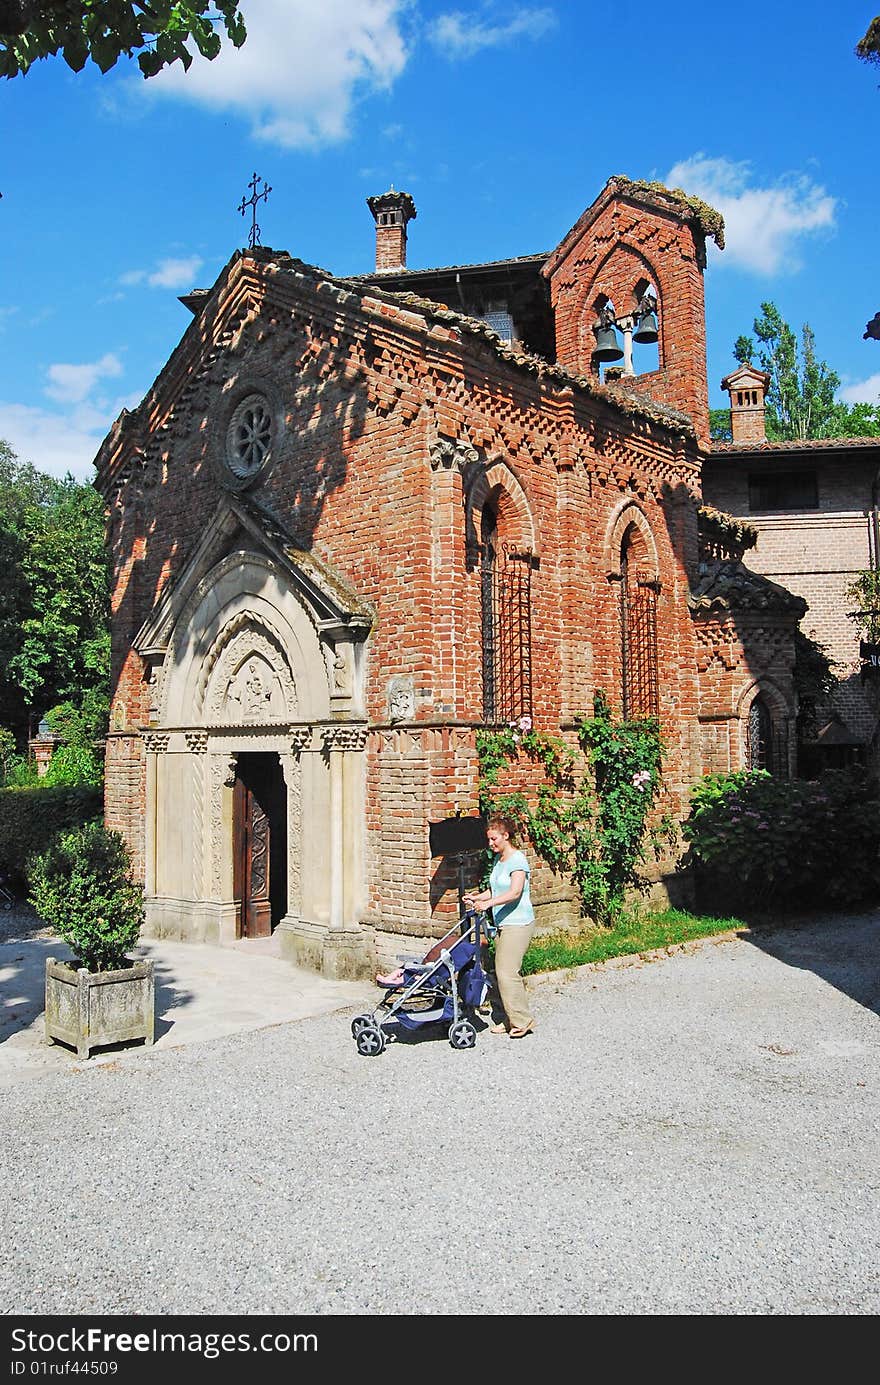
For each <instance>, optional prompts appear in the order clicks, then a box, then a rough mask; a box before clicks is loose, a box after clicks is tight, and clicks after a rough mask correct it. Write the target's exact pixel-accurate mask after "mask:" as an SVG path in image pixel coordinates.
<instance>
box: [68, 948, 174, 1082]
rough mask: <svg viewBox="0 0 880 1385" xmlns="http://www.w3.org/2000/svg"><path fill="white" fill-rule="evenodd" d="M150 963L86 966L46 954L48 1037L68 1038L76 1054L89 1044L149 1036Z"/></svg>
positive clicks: (152, 1004)
mask: <svg viewBox="0 0 880 1385" xmlns="http://www.w3.org/2000/svg"><path fill="white" fill-rule="evenodd" d="M154 1016H155V987H154V981H153V963H152V962H151V961H148V962H133V963H132V964H131V966H128V967H122V968H121V969H120V970H119V971H96V972H92V971H86V969H85V967H81V966H79V964H78V963H77V962H59V961H57V960H56V959H55V958H54V957H47V958H46V1043H47V1044H51V1043H54V1042H55V1041H56V1040H58V1041H60V1042H61V1043H64V1044H70V1046H71V1047H72V1048H75V1049H76V1052H77V1056H78V1057H79V1058H88V1056H89V1053H90V1051H91V1050H92V1049H93V1048H100V1047H101V1046H102V1045H104V1044H122V1043H128V1042H129V1041H130V1040H132V1039H143V1040H144V1041H145V1043H146V1044H148V1045H149V1044H152V1042H153V1025H154Z"/></svg>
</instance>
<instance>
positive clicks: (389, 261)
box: [367, 187, 416, 274]
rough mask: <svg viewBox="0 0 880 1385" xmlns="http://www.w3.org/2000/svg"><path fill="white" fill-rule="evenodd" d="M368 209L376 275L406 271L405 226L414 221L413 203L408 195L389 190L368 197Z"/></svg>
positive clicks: (392, 189) (414, 208)
mask: <svg viewBox="0 0 880 1385" xmlns="http://www.w3.org/2000/svg"><path fill="white" fill-rule="evenodd" d="M367 206H368V207H369V209H370V211H371V212H372V213H373V219H374V221H375V223H376V272H377V273H380V274H381V273H382V272H383V271H387V272H389V273H390V272H392V271H394V270H398V269H406V224H407V222H408V221H414V220H415V216H416V204H415V202H414V201H413V200H412V198H411V197H410V195H409V193H408V192H395V191H394V188H393V187H392V188H389V190H388V192H383V193H381V194H380V196H378V197H368V198H367Z"/></svg>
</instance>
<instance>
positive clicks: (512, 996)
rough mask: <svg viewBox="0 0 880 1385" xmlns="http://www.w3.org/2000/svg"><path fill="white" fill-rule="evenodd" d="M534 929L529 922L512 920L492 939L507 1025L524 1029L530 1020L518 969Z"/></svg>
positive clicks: (527, 1002) (527, 1003)
mask: <svg viewBox="0 0 880 1385" xmlns="http://www.w3.org/2000/svg"><path fill="white" fill-rule="evenodd" d="M534 931H535V925H534V924H533V923H528V924H523V923H512V924H510V925H509V926H508V927H507V928H502V929H501V932H500V933H499V934H498V937H497V939H496V941H495V977H496V979H497V981H498V990H499V993H500V995H501V1004H502V1005H503V1006H504V1010H505V1013H506V1015H507V1022H508V1024H509V1025H510V1028H511V1029H525V1028H527V1026H528V1025H530V1024H531V1023H532V1016H531V1011H530V1010H529V1001H528V996H527V995H526V988H525V985H524V984H523V979H522V977H521V976H520V974H519V969H520V967H521V966H522V959H523V957H524V956H525V954H526V948H527V947H528V945H529V943H530V942H531V941H532V934H533V933H534Z"/></svg>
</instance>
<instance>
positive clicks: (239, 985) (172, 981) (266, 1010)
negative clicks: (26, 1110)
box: [0, 910, 376, 1089]
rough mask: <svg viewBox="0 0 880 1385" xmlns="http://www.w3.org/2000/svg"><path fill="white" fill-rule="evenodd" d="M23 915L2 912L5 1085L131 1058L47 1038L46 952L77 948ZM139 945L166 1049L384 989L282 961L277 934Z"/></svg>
mask: <svg viewBox="0 0 880 1385" xmlns="http://www.w3.org/2000/svg"><path fill="white" fill-rule="evenodd" d="M17 918H18V919H19V927H16V925H15V920H10V919H9V918H6V919H4V927H5V940H4V941H0V1089H2V1088H3V1087H7V1086H9V1085H10V1084H11V1083H15V1082H21V1081H24V1080H27V1079H30V1078H33V1077H39V1076H41V1075H47V1074H49V1073H60V1072H65V1071H69V1070H70V1068H71V1065H74V1066H80V1067H81V1066H89V1065H95V1064H100V1063H101V1062H108V1061H110V1059H111V1058H112V1059H113V1060H114V1061H119V1060H122V1061H124V1059H125V1053H126V1051H122V1050H113V1051H112V1052H107V1051H104V1052H101V1051H99V1052H98V1053H96V1054H95V1055H94V1056H93V1057H91V1058H90V1059H89V1060H88V1064H83V1063H82V1062H81V1061H80V1060H79V1059H77V1058H76V1055H75V1054H72V1052H71V1050H70V1049H68V1048H65V1047H63V1046H60V1045H56V1044H51V1045H50V1044H46V1042H45V1036H44V1029H43V1018H42V1017H43V1009H44V980H45V967H46V958H47V957H59V958H62V959H66V958H69V957H70V956H71V955H72V954H71V952H70V949H69V948H68V947H66V946H65V944H64V943H60V942H59V941H58V940H57V939H56V938H53V937H52V936H51V934H49V932H48V930H46V929H41V928H39V927H38V926H37V925H36V923H35V920H34V918H33V915H31V914H30V913H29V912H28V911H25V910H22V911H21V912H20V914H19V915H17ZM136 951H137V955H138V956H142V957H152V958H153V961H154V964H155V979H156V1037H155V1047H156V1048H159V1049H166V1048H179V1047H181V1046H182V1045H184V1044H193V1043H204V1042H205V1041H206V1040H209V1039H218V1038H221V1037H223V1036H224V1035H227V1034H237V1033H241V1032H242V1031H245V1030H249V1029H265V1028H269V1027H270V1026H272V1025H275V1024H287V1023H290V1022H291V1021H293V1020H301V1019H306V1018H307V1017H309V1016H314V1015H324V1014H327V1013H328V1012H329V1011H332V1010H339V1009H345V1008H347V1007H349V1006H352V1005H359V1004H361V1002H362V1001H364V1000H366V999H367V998H368V997H374V996H375V994H376V988H375V987H374V986H371V985H368V984H366V983H363V982H351V981H327V980H325V979H324V978H323V977H320V976H316V975H315V974H314V973H313V972H310V971H305V970H303V969H301V968H299V967H294V966H292V965H291V964H290V963H289V962H284V961H282V960H281V958H280V956H279V955H278V948H277V946H276V944H275V940H274V939H271V938H266V939H262V938H259V939H254V940H252V941H243V942H238V943H235V944H233V945H232V946H230V947H206V946H199V945H196V944H192V943H172V942H146V941H145V942H143V943H141V944H140V946H139V947H138V948H137V949H136ZM133 1051H134V1050H133V1049H131V1050H128V1052H133Z"/></svg>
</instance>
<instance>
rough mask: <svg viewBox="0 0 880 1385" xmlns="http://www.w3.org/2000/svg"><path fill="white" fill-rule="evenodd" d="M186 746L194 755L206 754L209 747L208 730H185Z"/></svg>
mask: <svg viewBox="0 0 880 1385" xmlns="http://www.w3.org/2000/svg"><path fill="white" fill-rule="evenodd" d="M183 734H184V737H185V739H186V748H187V750H188V751H189V752H190V754H192V755H204V754H205V753H206V751H207V749H208V733H207V731H184V733H183Z"/></svg>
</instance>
